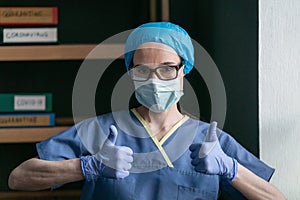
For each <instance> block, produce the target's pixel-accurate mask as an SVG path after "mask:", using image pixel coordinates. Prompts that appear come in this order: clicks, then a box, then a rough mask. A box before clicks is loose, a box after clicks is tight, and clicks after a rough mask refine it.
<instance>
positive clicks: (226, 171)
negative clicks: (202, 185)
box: [190, 122, 238, 181]
mask: <svg viewBox="0 0 300 200" xmlns="http://www.w3.org/2000/svg"><path fill="white" fill-rule="evenodd" d="M190 151H191V158H192V165H193V166H195V170H196V171H198V172H201V173H205V174H210V175H220V176H222V177H224V178H225V179H226V180H229V181H233V180H234V178H235V176H236V174H237V165H238V164H237V161H236V160H235V159H234V158H231V157H229V156H227V155H226V154H225V153H224V151H223V150H222V147H221V145H220V143H219V140H218V137H217V122H212V123H211V124H210V127H209V130H208V133H207V136H206V139H205V141H204V142H203V143H202V144H192V145H191V146H190Z"/></svg>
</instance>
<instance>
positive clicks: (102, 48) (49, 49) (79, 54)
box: [0, 44, 124, 61]
mask: <svg viewBox="0 0 300 200" xmlns="http://www.w3.org/2000/svg"><path fill="white" fill-rule="evenodd" d="M123 51H124V44H101V45H96V44H61V45H31V46H0V61H38V60H83V59H86V58H87V59H116V58H119V57H122V55H123ZM87 56H88V57H87Z"/></svg>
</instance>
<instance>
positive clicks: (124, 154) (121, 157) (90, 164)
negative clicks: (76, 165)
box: [80, 125, 133, 180]
mask: <svg viewBox="0 0 300 200" xmlns="http://www.w3.org/2000/svg"><path fill="white" fill-rule="evenodd" d="M117 136H118V131H117V129H116V127H115V126H114V125H111V126H110V134H109V136H108V138H107V139H106V141H105V142H104V144H103V147H102V148H101V150H100V151H99V152H98V153H97V154H95V155H92V156H82V157H81V158H80V161H81V168H82V172H83V175H84V177H85V178H86V180H93V179H97V178H98V177H107V178H121V179H122V178H125V177H127V176H128V175H129V170H130V169H131V163H132V162H133V157H132V154H133V151H132V149H131V148H129V147H126V146H116V145H115V143H116V140H117Z"/></svg>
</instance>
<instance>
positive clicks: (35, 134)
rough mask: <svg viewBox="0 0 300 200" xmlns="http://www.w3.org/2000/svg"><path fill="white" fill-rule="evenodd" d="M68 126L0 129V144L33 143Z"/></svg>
mask: <svg viewBox="0 0 300 200" xmlns="http://www.w3.org/2000/svg"><path fill="white" fill-rule="evenodd" d="M69 127H70V126H55V127H45V128H44V127H43V128H0V143H32V142H33V143H34V142H40V141H42V140H45V139H47V138H49V137H51V136H52V135H55V134H57V133H59V132H62V131H64V130H66V129H68V128H69Z"/></svg>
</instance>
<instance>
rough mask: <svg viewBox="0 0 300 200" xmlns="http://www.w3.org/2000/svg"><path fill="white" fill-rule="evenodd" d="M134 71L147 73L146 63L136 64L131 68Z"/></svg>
mask: <svg viewBox="0 0 300 200" xmlns="http://www.w3.org/2000/svg"><path fill="white" fill-rule="evenodd" d="M133 69H134V71H135V72H136V73H139V74H149V71H150V70H149V68H148V67H147V66H146V65H138V66H136V67H134V68H133Z"/></svg>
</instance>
